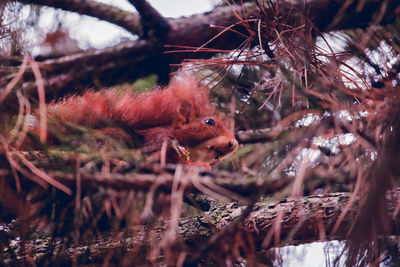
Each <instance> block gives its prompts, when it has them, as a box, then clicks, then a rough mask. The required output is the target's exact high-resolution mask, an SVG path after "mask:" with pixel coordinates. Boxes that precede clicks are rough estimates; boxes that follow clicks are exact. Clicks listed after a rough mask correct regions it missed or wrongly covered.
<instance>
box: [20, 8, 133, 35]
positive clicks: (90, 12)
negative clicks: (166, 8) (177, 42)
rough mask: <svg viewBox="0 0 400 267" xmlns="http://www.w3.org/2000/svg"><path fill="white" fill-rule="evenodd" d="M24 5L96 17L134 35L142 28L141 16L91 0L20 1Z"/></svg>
mask: <svg viewBox="0 0 400 267" xmlns="http://www.w3.org/2000/svg"><path fill="white" fill-rule="evenodd" d="M18 2H21V3H24V4H34V5H41V6H48V7H54V8H60V9H62V10H66V11H71V12H76V13H79V14H81V15H87V16H91V17H95V18H98V19H101V20H104V21H108V22H110V23H112V24H115V25H118V26H121V27H123V28H125V29H126V30H128V31H129V32H131V33H132V34H140V33H141V26H140V23H139V19H140V18H139V15H138V14H135V13H131V12H128V11H124V10H121V9H119V8H116V7H113V6H110V5H106V4H102V3H99V2H96V1H91V0H85V1H81V0H18Z"/></svg>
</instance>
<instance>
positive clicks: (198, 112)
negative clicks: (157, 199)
mask: <svg viewBox="0 0 400 267" xmlns="http://www.w3.org/2000/svg"><path fill="white" fill-rule="evenodd" d="M48 113H49V114H51V115H52V116H55V117H57V118H60V119H62V120H66V121H70V122H73V123H76V124H82V125H85V126H91V127H96V128H105V125H107V124H105V123H108V124H110V122H112V123H113V124H114V125H121V126H124V127H125V128H126V127H128V128H129V129H131V130H132V132H134V133H136V134H139V135H142V136H144V138H145V145H146V147H147V148H149V149H150V150H158V151H159V150H160V148H161V145H162V143H163V142H164V141H167V142H168V144H169V149H168V159H167V160H168V161H169V162H177V161H182V160H180V159H179V157H177V154H176V152H175V151H174V149H173V148H172V147H171V143H172V140H177V142H178V143H179V145H180V146H183V147H185V148H186V149H188V150H189V151H190V152H191V155H193V156H194V158H193V160H195V161H201V162H206V163H211V164H213V163H216V162H218V161H219V158H222V157H223V156H226V155H227V154H229V153H231V152H232V151H233V150H235V149H236V147H237V141H236V139H235V137H234V136H233V134H232V133H231V132H230V131H229V130H228V129H227V127H226V126H225V125H224V123H223V121H222V120H221V119H220V118H218V117H216V116H209V114H210V113H212V112H211V109H210V107H209V104H208V99H207V93H206V91H205V90H204V89H202V88H199V85H198V83H197V82H196V81H195V80H194V79H192V78H190V77H189V76H183V77H179V78H178V79H175V80H174V81H173V82H172V83H171V84H170V86H168V87H167V88H165V89H163V90H155V91H153V92H151V93H148V94H142V95H136V94H134V93H131V92H125V93H120V92H118V91H116V90H108V91H102V92H93V91H89V92H86V93H85V94H84V95H83V96H73V97H70V98H68V99H65V100H64V101H62V102H59V103H53V104H50V105H49V106H48ZM207 118H212V119H213V120H214V121H215V126H210V125H207V124H205V123H204V120H205V119H207ZM221 136H223V137H224V138H219V139H218V140H217V139H216V137H221ZM214 139H215V141H210V140H214ZM202 144H206V146H202ZM210 147H212V149H210ZM174 154H175V155H174ZM219 156H221V157H219ZM216 158H218V159H216Z"/></svg>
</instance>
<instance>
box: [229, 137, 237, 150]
mask: <svg viewBox="0 0 400 267" xmlns="http://www.w3.org/2000/svg"><path fill="white" fill-rule="evenodd" d="M238 145H239V144H238V141H237V140H236V139H231V140H229V142H228V147H229V148H230V149H231V150H232V151H234V150H235V149H236V148H237V147H238Z"/></svg>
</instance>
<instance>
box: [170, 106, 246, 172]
mask: <svg viewBox="0 0 400 267" xmlns="http://www.w3.org/2000/svg"><path fill="white" fill-rule="evenodd" d="M170 133H171V135H172V136H173V137H174V138H176V140H177V141H178V143H179V145H181V146H183V147H185V148H186V149H187V150H188V151H189V153H190V159H191V160H192V161H194V162H204V163H208V164H210V165H214V164H217V163H218V162H220V161H221V160H222V159H223V158H224V157H226V156H228V155H229V154H231V153H232V152H233V151H235V150H236V148H237V147H238V141H237V140H236V138H235V136H234V135H233V134H232V132H231V131H230V130H229V129H228V127H227V126H226V123H225V122H224V120H223V119H222V118H220V117H219V116H198V115H197V114H193V112H192V108H191V104H190V103H182V104H181V105H180V106H179V107H178V116H177V119H176V121H175V122H174V123H173V126H172V128H171V130H170Z"/></svg>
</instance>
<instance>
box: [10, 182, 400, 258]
mask: <svg viewBox="0 0 400 267" xmlns="http://www.w3.org/2000/svg"><path fill="white" fill-rule="evenodd" d="M349 199H350V195H349V194H348V193H334V194H329V195H325V196H322V195H317V196H308V197H302V198H287V199H283V200H281V201H279V202H265V203H258V204H256V206H255V208H254V210H253V212H251V214H250V216H248V218H247V219H246V220H245V221H244V222H242V223H240V224H239V228H238V229H237V231H236V232H235V233H234V234H233V235H237V234H240V233H246V234H250V235H251V236H253V239H254V241H255V245H256V250H257V251H260V250H263V249H268V248H271V247H276V246H283V245H288V244H297V245H298V244H304V243H309V242H313V241H317V240H319V241H322V240H343V239H344V238H345V237H346V234H347V233H348V231H349V227H350V226H351V222H352V221H353V220H354V217H355V213H356V206H357V201H356V203H355V205H353V206H352V207H351V208H350V209H349V210H348V212H347V213H346V214H345V215H344V216H343V218H342V221H341V223H340V226H339V228H337V231H336V232H332V228H333V226H334V225H335V223H336V222H337V220H338V218H339V216H340V215H341V214H342V212H343V208H344V207H346V205H347V204H348V203H349ZM399 201H400V189H396V190H393V191H391V192H390V193H389V194H388V195H387V204H388V207H389V217H390V218H391V223H392V225H393V227H392V232H391V233H385V234H390V235H398V234H399V229H398V227H396V226H398V225H399V216H398V212H396V208H397V203H398V202H399ZM243 210H244V207H238V206H237V205H236V204H234V203H218V202H214V203H212V205H211V207H210V210H209V211H207V212H205V213H204V214H203V215H201V216H194V217H188V218H183V219H180V220H179V222H178V225H177V227H178V234H179V237H180V238H182V241H184V243H185V244H187V245H188V246H189V247H192V246H194V247H196V246H198V245H199V244H202V243H204V242H207V240H209V238H210V236H213V235H215V233H216V232H219V231H224V228H225V227H226V226H227V225H229V224H230V223H232V222H233V221H234V220H235V219H236V218H238V217H239V216H240V214H241V213H242V212H243ZM167 225H168V223H166V224H165V223H163V224H162V225H161V224H160V225H156V226H154V228H153V230H154V231H155V232H156V233H157V235H158V236H159V238H163V235H164V233H165V231H166V229H167V228H168V227H167ZM132 231H133V232H132V234H131V236H132V237H128V238H123V239H119V240H117V241H115V240H114V239H113V238H111V239H109V238H107V237H105V238H104V239H103V240H97V241H96V244H91V245H88V246H84V247H74V248H73V249H71V250H69V251H66V253H65V254H64V255H63V257H65V259H63V260H64V261H66V262H70V261H72V258H73V257H77V258H78V263H86V264H88V263H95V262H103V261H104V260H105V259H108V257H109V256H110V255H113V254H115V250H117V251H120V252H119V253H122V254H126V253H127V252H129V251H134V250H135V249H136V250H137V246H138V245H140V244H141V243H142V242H143V241H144V240H145V239H146V236H147V235H146V234H145V232H146V231H149V229H147V227H146V226H143V227H136V228H135V229H133V230H132ZM382 234H384V233H382ZM289 237H290V238H289ZM286 239H288V240H290V242H289V243H288V242H287V241H286ZM48 242H49V240H46V239H38V240H36V242H35V244H31V245H30V246H31V249H32V251H41V250H40V249H41V248H42V247H45V246H47V244H48ZM57 242H61V240H60V241H57ZM195 244H196V245H195ZM15 246H18V243H16V244H15ZM212 248H213V247H212V246H211V247H210V249H212ZM113 251H114V252H113ZM119 253H117V255H119ZM32 256H34V257H35V258H37V259H38V258H40V257H41V256H43V254H40V253H38V254H37V255H35V254H33V255H32ZM114 256H115V255H114ZM10 260H11V259H10ZM80 261H83V262H80Z"/></svg>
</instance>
